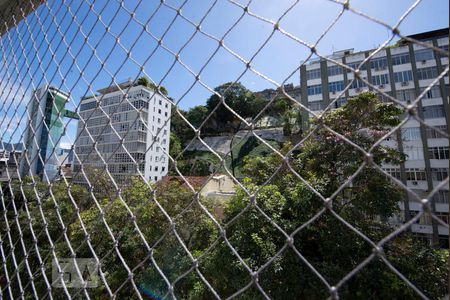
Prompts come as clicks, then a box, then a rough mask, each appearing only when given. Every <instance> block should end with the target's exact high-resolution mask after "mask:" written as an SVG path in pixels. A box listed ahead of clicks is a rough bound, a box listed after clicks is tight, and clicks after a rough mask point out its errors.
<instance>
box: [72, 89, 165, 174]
mask: <svg viewBox="0 0 450 300" xmlns="http://www.w3.org/2000/svg"><path fill="white" fill-rule="evenodd" d="M98 93H99V95H96V96H92V97H88V98H83V99H82V100H81V105H80V118H81V119H80V121H79V122H78V130H77V137H78V138H77V141H76V145H75V154H76V155H75V158H74V168H73V179H74V181H75V182H79V183H83V182H85V178H84V176H83V174H82V172H80V171H81V170H82V168H83V169H84V170H85V171H89V169H91V170H105V169H106V168H107V170H108V171H109V173H110V174H111V175H112V176H113V178H114V179H115V181H116V182H117V183H123V182H124V181H126V179H127V178H129V177H130V176H133V175H142V176H144V177H145V179H146V180H148V181H150V182H155V181H158V180H160V179H161V178H162V177H163V176H164V175H166V174H167V172H168V165H169V159H168V153H169V143H170V115H171V104H170V101H169V100H168V99H167V98H165V97H163V96H161V95H160V94H158V93H155V91H154V90H153V89H151V88H148V87H145V86H142V85H135V84H133V82H131V81H130V82H125V83H122V84H119V85H118V86H117V85H114V86H111V87H107V88H104V89H101V90H99V91H98ZM94 142H95V143H94Z"/></svg>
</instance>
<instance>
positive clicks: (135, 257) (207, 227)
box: [70, 178, 215, 297]
mask: <svg viewBox="0 0 450 300" xmlns="http://www.w3.org/2000/svg"><path fill="white" fill-rule="evenodd" d="M122 197H123V199H124V200H125V202H126V205H127V206H128V208H129V210H130V211H132V212H133V214H134V215H135V217H136V219H135V220H136V225H137V227H138V228H139V229H140V231H141V233H140V234H139V233H138V232H137V230H136V226H135V224H134V223H133V221H132V219H131V216H130V213H129V211H128V210H127V208H126V207H125V205H124V203H123V202H122V201H121V200H120V199H118V198H116V199H114V200H113V201H110V200H109V199H107V198H105V199H103V200H102V201H101V206H102V209H103V210H104V216H105V222H106V223H107V224H108V225H109V226H110V228H111V230H112V233H113V234H114V235H115V238H116V239H117V242H118V250H119V251H120V253H122V254H123V255H124V256H123V259H124V260H125V262H126V263H127V265H128V266H130V267H131V268H134V272H133V273H134V279H135V281H136V283H137V284H138V285H139V287H140V288H142V289H144V290H150V291H152V292H153V293H154V294H156V295H159V297H162V296H164V295H165V294H166V292H167V291H168V287H167V285H166V283H165V281H164V279H163V278H162V277H161V276H160V274H159V273H158V271H157V270H156V269H155V268H154V266H153V264H152V262H151V261H150V255H151V257H152V259H154V261H156V263H157V264H158V266H159V267H160V268H161V269H162V270H163V272H164V274H165V276H167V277H168V278H169V280H170V281H171V282H173V281H174V280H175V279H176V278H177V277H178V276H180V275H181V274H183V273H184V272H186V271H187V270H188V269H189V268H190V267H191V265H192V262H191V260H190V259H189V257H188V256H187V254H186V252H185V250H184V249H183V248H182V247H181V245H180V242H179V241H178V239H177V237H176V236H175V235H174V233H173V231H172V230H171V224H170V221H169V220H168V219H167V217H166V216H165V215H164V214H163V213H162V211H161V209H160V208H159V206H158V205H157V204H156V202H155V200H157V201H158V203H159V205H161V207H163V208H164V210H165V211H166V212H167V214H168V215H169V216H170V217H171V218H173V220H174V221H175V226H176V227H175V228H176V229H177V232H178V234H179V236H180V238H181V239H182V240H183V242H184V243H185V245H186V247H187V248H188V249H189V251H190V252H191V253H193V255H194V256H197V255H199V254H200V253H201V252H202V251H203V250H204V249H206V248H207V247H208V245H209V244H210V243H211V242H212V236H214V235H213V233H214V232H215V227H214V225H213V223H212V221H211V220H210V219H209V218H208V217H207V216H206V215H205V214H204V213H203V212H202V210H201V209H200V208H199V206H198V205H197V204H195V203H194V205H191V206H190V204H191V203H192V202H193V201H194V194H193V193H192V192H191V191H189V190H188V189H187V188H186V187H185V186H184V185H182V183H179V182H168V183H159V184H158V185H156V186H154V192H152V191H151V189H150V188H149V187H148V185H147V184H146V183H144V182H142V180H141V179H139V178H133V179H132V180H131V181H130V184H129V185H128V186H127V187H126V188H125V189H124V190H123V192H122ZM181 212H183V214H182V215H179V214H180V213H181ZM176 216H177V218H176V219H175V217H176ZM80 217H81V219H82V220H83V222H84V223H85V226H86V228H87V230H88V231H89V232H90V238H91V242H92V244H94V245H95V250H96V254H97V255H98V256H99V257H102V258H104V261H103V264H102V266H103V270H105V271H107V272H108V282H109V284H110V285H111V287H112V289H113V290H116V289H117V288H119V287H120V286H121V285H122V284H124V283H126V282H127V278H128V273H127V272H126V271H125V268H124V267H123V265H122V263H121V260H120V257H119V256H118V255H117V254H116V252H115V251H114V248H115V247H114V243H113V241H112V239H111V238H110V234H109V233H108V231H107V229H106V226H105V224H104V222H103V220H102V218H101V215H100V212H99V210H98V208H97V207H91V208H90V209H88V210H85V211H83V212H81V214H80ZM70 233H71V236H70V238H71V240H72V241H73V243H74V245H79V247H78V248H77V254H78V256H79V257H86V255H89V253H90V250H89V247H88V246H87V245H86V244H85V243H84V240H85V234H84V232H83V230H82V228H81V224H80V223H79V222H77V221H75V222H74V223H72V224H71V225H70ZM141 235H142V236H141ZM142 237H144V238H145V240H146V242H147V245H148V246H150V247H152V252H151V253H150V252H149V251H148V249H147V246H146V245H145V243H144V241H143V239H142ZM162 237H164V238H163V239H161V238H162ZM194 282H195V281H194V279H192V278H190V279H188V280H186V281H183V282H181V283H180V284H179V285H178V286H177V292H178V293H181V294H182V295H184V297H186V295H187V294H188V293H189V290H190V287H192V285H193V284H194ZM96 293H97V297H100V296H101V295H105V291H104V290H103V289H102V288H99V289H98V290H97V291H96ZM132 293H133V290H132V286H131V284H126V286H125V287H122V288H121V290H120V293H119V294H120V295H121V296H122V297H129V296H130V295H132Z"/></svg>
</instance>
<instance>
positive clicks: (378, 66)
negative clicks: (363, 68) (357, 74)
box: [370, 57, 387, 70]
mask: <svg viewBox="0 0 450 300" xmlns="http://www.w3.org/2000/svg"><path fill="white" fill-rule="evenodd" d="M370 67H371V68H372V69H375V70H384V69H386V67H387V59H386V57H379V58H373V59H371V60H370Z"/></svg>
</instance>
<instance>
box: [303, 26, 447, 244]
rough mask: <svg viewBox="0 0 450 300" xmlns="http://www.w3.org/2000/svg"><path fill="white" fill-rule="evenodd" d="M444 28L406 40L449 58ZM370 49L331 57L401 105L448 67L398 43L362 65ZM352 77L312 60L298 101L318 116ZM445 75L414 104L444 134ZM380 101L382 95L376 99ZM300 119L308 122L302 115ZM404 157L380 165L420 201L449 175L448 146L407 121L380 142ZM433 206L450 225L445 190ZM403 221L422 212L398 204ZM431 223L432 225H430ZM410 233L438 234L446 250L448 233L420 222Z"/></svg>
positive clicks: (355, 88) (354, 89)
mask: <svg viewBox="0 0 450 300" xmlns="http://www.w3.org/2000/svg"><path fill="white" fill-rule="evenodd" d="M448 36H449V31H448V28H446V29H441V30H435V31H431V32H424V33H420V34H415V35H412V36H410V37H411V38H414V39H416V40H421V41H423V42H425V43H427V44H429V45H433V46H435V47H439V48H441V49H443V50H445V51H447V53H448V42H449V39H448ZM373 51H374V50H368V51H363V52H359V53H354V52H353V49H350V50H345V51H340V52H335V53H334V54H333V55H332V56H331V57H332V58H333V59H334V60H336V61H339V62H342V63H343V64H346V65H349V66H351V67H352V68H354V69H357V68H359V69H360V71H361V76H362V77H363V78H365V79H367V80H368V81H369V82H371V83H372V84H373V85H376V86H377V87H378V88H379V89H381V90H383V91H384V92H385V93H387V94H389V95H391V96H393V97H394V98H396V99H398V100H400V101H405V102H406V101H413V100H414V99H416V97H418V96H419V94H420V93H421V92H422V91H423V90H424V89H425V88H426V87H428V86H429V85H430V84H431V83H432V82H433V80H435V79H436V77H438V74H440V73H442V71H443V70H444V69H445V67H446V66H447V65H448V57H443V56H440V55H439V54H438V53H436V52H435V51H433V50H432V49H429V48H424V47H422V46H419V45H417V44H412V43H408V42H407V41H406V40H400V41H399V42H398V43H397V44H396V45H395V46H392V47H388V48H385V49H382V50H381V51H379V52H378V53H377V54H376V55H375V56H374V57H372V58H371V59H370V60H369V61H368V62H367V63H365V64H363V65H361V66H360V64H361V62H362V61H363V60H364V59H365V58H367V57H368V56H369V54H370V53H371V52H373ZM353 78H354V74H353V73H352V72H351V71H350V70H346V69H343V68H342V67H340V66H338V65H335V64H332V63H330V62H328V61H326V60H316V61H313V62H311V63H309V64H306V65H303V66H302V67H301V69H300V86H301V102H302V104H304V105H305V106H307V107H309V108H310V109H311V110H312V111H315V112H319V111H322V110H323V109H324V108H325V107H327V106H328V105H329V104H330V103H331V102H332V101H334V100H335V99H336V98H337V97H338V95H339V94H340V93H341V91H343V90H344V88H345V87H346V86H347V85H348V84H349V83H350V82H351V80H352V79H353ZM448 87H449V79H448V74H447V76H445V77H444V78H443V79H442V80H440V81H439V83H438V84H437V85H435V86H434V87H433V88H432V89H431V90H430V91H429V92H427V93H426V94H425V96H424V97H423V99H422V100H421V102H420V104H419V105H418V114H419V117H420V118H421V119H423V120H424V121H425V123H426V124H429V125H432V126H434V127H437V128H439V129H440V130H442V131H444V132H448V131H447V124H448V120H447V116H448V101H449V100H448V99H449V98H448ZM370 90H372V88H371V87H368V86H367V85H366V84H365V83H364V82H363V81H361V80H356V81H354V82H353V83H352V86H351V88H350V89H349V90H347V91H346V92H345V93H344V95H343V96H342V97H341V98H339V99H338V100H337V101H336V102H335V103H334V107H340V106H341V105H343V104H345V103H346V99H347V98H348V97H352V96H355V95H357V94H358V93H360V92H362V91H370ZM380 97H381V98H385V97H383V95H380ZM304 119H305V120H306V119H308V116H307V115H305V116H304ZM385 143H386V144H388V145H390V146H392V147H397V148H398V149H399V150H400V151H402V152H404V153H405V154H406V155H407V160H406V161H405V163H403V164H401V165H400V166H398V165H385V166H383V168H384V169H385V170H386V171H387V172H388V173H390V174H391V175H393V176H395V177H396V178H398V179H399V180H401V181H402V182H403V183H404V184H405V185H407V186H408V187H409V188H410V189H412V190H413V191H415V192H416V193H417V194H419V195H420V196H421V197H423V198H424V197H426V195H427V194H428V193H429V192H430V191H431V190H432V189H433V188H434V187H436V185H437V184H439V183H440V182H441V181H442V180H444V179H445V178H446V177H447V176H448V169H449V141H448V139H447V138H445V137H444V136H442V135H441V134H439V133H438V132H437V131H435V130H432V129H430V128H428V127H427V126H424V125H422V124H420V123H419V122H417V121H416V120H413V119H410V120H409V121H408V122H407V123H406V124H405V125H404V126H403V128H402V131H401V134H400V135H399V136H398V137H397V138H392V139H389V140H388V141H385ZM433 200H434V201H432V209H434V211H435V214H436V215H437V216H438V217H439V218H440V219H441V220H443V221H444V222H446V223H448V222H449V204H448V186H446V187H443V188H442V189H440V190H439V192H438V194H437V195H435V197H434V198H433ZM400 207H401V209H402V210H403V211H404V212H405V214H404V216H402V219H403V217H405V218H406V219H408V218H410V217H412V216H414V215H415V214H417V213H418V212H419V211H421V210H422V206H421V204H419V203H417V202H416V201H405V202H403V203H400ZM432 223H435V224H434V225H432ZM412 231H413V232H415V233H416V234H417V235H419V236H421V237H430V236H431V235H432V233H434V234H435V236H436V234H438V235H439V239H440V242H441V243H442V245H447V247H448V229H447V228H446V227H444V226H441V225H437V224H436V222H432V220H431V217H430V216H429V215H427V214H424V215H423V217H422V218H421V219H420V220H419V221H418V222H417V224H414V225H413V226H412Z"/></svg>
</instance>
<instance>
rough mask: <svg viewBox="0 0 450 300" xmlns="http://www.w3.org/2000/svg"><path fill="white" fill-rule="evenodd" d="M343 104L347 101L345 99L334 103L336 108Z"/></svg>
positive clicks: (339, 99)
mask: <svg viewBox="0 0 450 300" xmlns="http://www.w3.org/2000/svg"><path fill="white" fill-rule="evenodd" d="M345 104H347V99H345V98H338V99H337V100H336V102H335V106H336V108H339V107H342V106H344V105H345Z"/></svg>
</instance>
